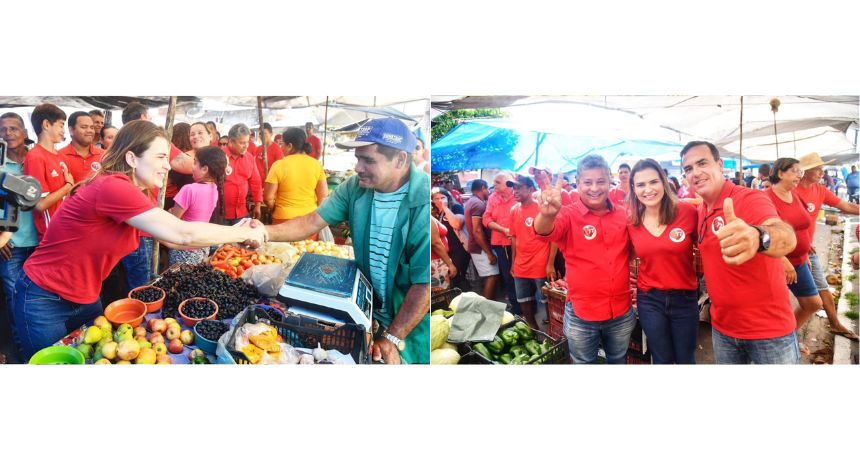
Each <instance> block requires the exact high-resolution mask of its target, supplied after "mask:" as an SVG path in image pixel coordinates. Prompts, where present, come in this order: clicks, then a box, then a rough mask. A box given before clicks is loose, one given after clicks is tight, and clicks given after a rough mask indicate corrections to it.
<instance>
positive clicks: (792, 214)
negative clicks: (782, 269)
mask: <svg viewBox="0 0 860 460" xmlns="http://www.w3.org/2000/svg"><path fill="white" fill-rule="evenodd" d="M765 193H767V196H768V198H770V201H773V204H774V206H776V212H777V214H779V218H780V219H782V220H783V221H784V222H785V223H787V224H788V225H791V228H793V229H794V235H795V236H796V237H797V246H795V247H794V251H791V254H789V255H787V256H786V257H788V261H789V262H791V265H794V266H797V265H800V264H802V263H804V262H806V258H807V254H808V253H809V245H810V240H809V227H810V224H812V222H813V221H812V220H811V218H810V216H809V212H808V211H807V210H806V203H804V202H803V199H801V198H800V195H798V194H797V192H795V191H792V192H791V200H792V201H791V203H786V202H785V201H782V199H781V198H780V197H778V196H776V193H774V192H773V188H769V189H767V190H765Z"/></svg>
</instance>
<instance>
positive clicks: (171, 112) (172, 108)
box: [151, 96, 176, 275]
mask: <svg viewBox="0 0 860 460" xmlns="http://www.w3.org/2000/svg"><path fill="white" fill-rule="evenodd" d="M175 116H176V96H170V103H169V104H168V106H167V121H166V122H165V124H164V129H165V130H166V131H167V139H168V140H170V139H173V118H174V117H175ZM172 145H173V144H171V146H172ZM166 190H167V179H166V178H165V182H164V184H162V186H161V187H160V188H159V189H158V207H159V208H160V209H164V192H165V191H166ZM159 246H161V245H160V244H159V243H158V240H157V239H155V238H153V239H152V267H151V270H152V271H151V273H152V274H153V275H157V274H158V262H159V260H158V259H159V257H158V250H159Z"/></svg>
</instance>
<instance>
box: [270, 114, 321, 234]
mask: <svg viewBox="0 0 860 460" xmlns="http://www.w3.org/2000/svg"><path fill="white" fill-rule="evenodd" d="M281 138H282V139H283V141H284V147H283V151H284V158H281V159H280V160H278V161H276V162H275V163H274V164H273V165H272V169H270V170H269V175H268V176H266V185H265V187H264V188H263V199H264V200H265V202H266V206H268V208H269V209H271V210H272V224H279V223H281V222H285V221H288V220H290V219H295V218H296V217H301V216H304V215H305V214H309V213H311V212H314V211H315V210H316V209H317V207H318V206H319V205H320V204H322V202H323V201H324V200H325V199H326V198H327V197H328V183H327V182H326V176H325V171H323V168H322V165H321V164H320V162H319V161H317V160H316V159H314V158H313V157H311V156H309V155H308V154H307V152H308V149H309V146H310V144H309V143H308V142H307V139H308V138H307V134H306V133H305V131H304V130H303V129H301V128H287V129H286V130H285V131H284V134H283V136H282V137H281Z"/></svg>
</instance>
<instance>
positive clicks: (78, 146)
mask: <svg viewBox="0 0 860 460" xmlns="http://www.w3.org/2000/svg"><path fill="white" fill-rule="evenodd" d="M69 133H70V134H71V135H72V142H71V143H70V144H69V145H67V146H65V147H63V148H61V149H60V151H59V154H60V158H62V159H63V162H64V163H65V164H66V167H67V168H69V173H71V175H72V177H73V178H74V179H75V183H78V182H81V181H83V180H84V179H86V178H87V177H88V176H89V175H90V174H92V173H94V172H97V171H98V170H99V169H101V167H102V166H101V160H102V154H104V150H102V149H100V148H98V147H96V146H95V144H93V140H94V139H95V125H94V123H93V120H92V117H90V115H89V114H88V113H86V112H75V113H73V114H71V115H70V116H69Z"/></svg>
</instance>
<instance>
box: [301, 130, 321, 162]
mask: <svg viewBox="0 0 860 460" xmlns="http://www.w3.org/2000/svg"><path fill="white" fill-rule="evenodd" d="M305 132H306V133H307V134H308V144H311V147H312V148H313V152H311V156H312V157H314V158H316V159H317V160H319V159H320V152H322V141H320V138H318V137H316V136H314V124H313V122H310V121H309V122H307V123H305Z"/></svg>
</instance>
